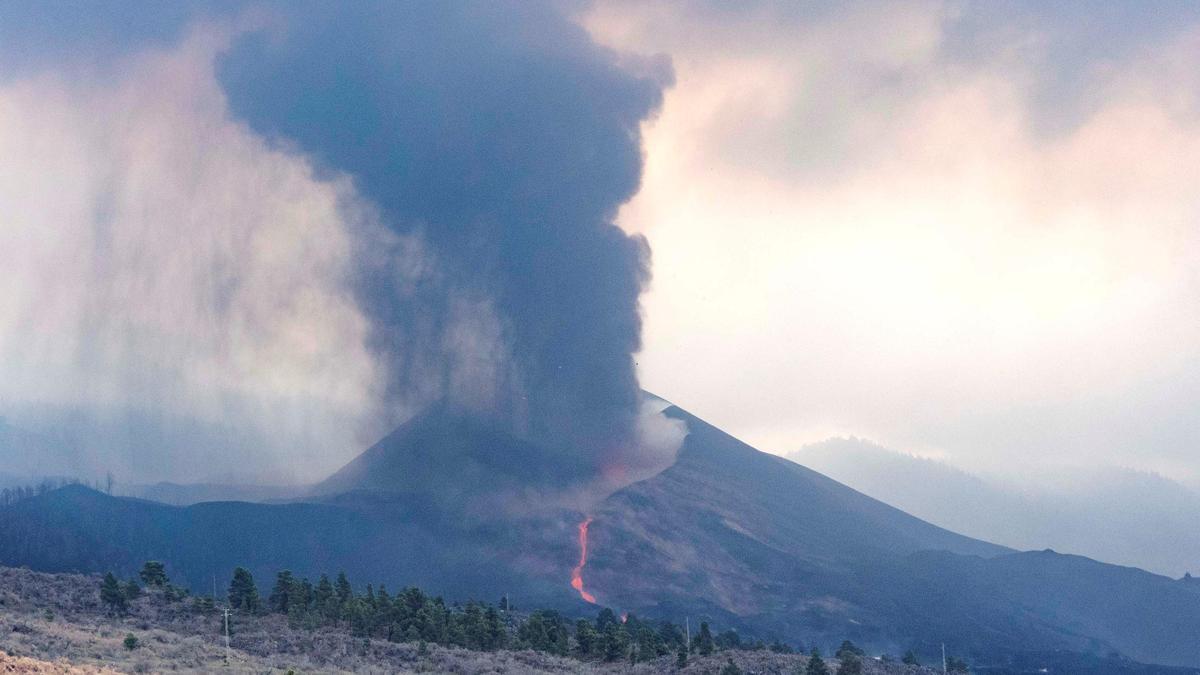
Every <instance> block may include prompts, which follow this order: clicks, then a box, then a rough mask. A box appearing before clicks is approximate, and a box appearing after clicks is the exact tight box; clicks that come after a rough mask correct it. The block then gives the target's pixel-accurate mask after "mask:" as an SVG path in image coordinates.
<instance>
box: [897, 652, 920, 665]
mask: <svg viewBox="0 0 1200 675" xmlns="http://www.w3.org/2000/svg"><path fill="white" fill-rule="evenodd" d="M901 662H902V663H904V665H906V666H919V665H921V662H920V661H918V660H917V655H916V654H914V653H913V650H911V649H910V650H908V651H906V652H904V658H903V659H901Z"/></svg>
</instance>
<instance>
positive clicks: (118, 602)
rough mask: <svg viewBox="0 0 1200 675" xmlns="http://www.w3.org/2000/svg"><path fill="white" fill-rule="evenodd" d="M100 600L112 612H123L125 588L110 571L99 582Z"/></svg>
mask: <svg viewBox="0 0 1200 675" xmlns="http://www.w3.org/2000/svg"><path fill="white" fill-rule="evenodd" d="M100 602H102V603H104V606H105V607H108V611H109V612H111V613H113V614H124V613H125V604H126V599H125V589H123V588H121V582H119V581H117V578H116V577H115V576H113V573H112V572H108V573H107V574H105V575H104V581H102V582H100Z"/></svg>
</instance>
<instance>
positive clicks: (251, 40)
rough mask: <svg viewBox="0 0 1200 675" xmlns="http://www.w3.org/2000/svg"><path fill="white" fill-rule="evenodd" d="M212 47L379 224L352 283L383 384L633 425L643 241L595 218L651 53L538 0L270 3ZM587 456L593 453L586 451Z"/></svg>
mask: <svg viewBox="0 0 1200 675" xmlns="http://www.w3.org/2000/svg"><path fill="white" fill-rule="evenodd" d="M280 9H281V12H282V13H281V14H280V15H279V17H278V18H279V19H280V23H278V24H276V29H275V30H273V31H267V32H259V33H256V34H255V35H252V36H250V37H248V38H246V39H243V40H241V41H239V42H238V43H237V44H236V45H235V46H234V47H233V49H231V50H230V51H229V52H228V53H227V54H226V55H225V56H224V58H223V59H222V61H221V64H220V74H221V81H222V83H223V84H224V87H225V91H226V92H227V94H228V97H229V101H230V105H231V108H232V110H233V111H234V112H235V114H237V115H239V116H240V117H242V118H243V119H245V120H246V121H247V122H248V123H249V124H250V126H251V127H252V128H253V129H255V130H257V131H259V132H260V133H262V134H264V135H266V136H267V137H269V138H274V139H278V140H280V141H281V142H283V143H287V144H296V145H298V147H299V148H300V149H301V150H303V151H304V152H305V153H307V154H308V155H309V156H311V157H313V158H315V160H316V161H317V163H318V164H319V165H320V166H322V167H325V168H327V169H329V170H332V171H336V172H344V173H346V174H348V175H349V176H351V177H352V178H353V181H354V184H355V186H356V187H357V188H358V189H359V190H360V191H361V192H362V193H363V194H364V195H365V196H366V197H368V198H369V199H370V200H372V202H373V203H375V204H377V205H378V207H379V208H380V210H381V212H382V216H383V220H384V222H385V223H386V224H387V226H388V227H389V228H390V229H391V230H392V231H393V232H396V233H399V234H403V235H413V234H415V235H417V236H419V238H420V240H421V241H423V242H424V243H425V245H426V246H427V248H428V251H427V253H428V255H430V256H431V257H432V262H431V265H430V266H429V268H428V269H427V270H425V271H423V272H421V273H419V274H418V275H417V277H416V278H414V277H413V276H412V275H411V274H397V270H398V269H407V265H406V264H405V263H404V262H403V261H404V260H406V259H407V252H406V250H405V248H404V247H403V246H401V247H399V249H398V252H397V253H392V252H390V251H389V250H388V249H387V246H386V245H383V246H381V245H380V244H379V243H378V242H376V241H374V240H372V244H371V247H372V250H371V251H367V252H365V254H364V256H363V258H362V261H361V266H360V268H359V271H360V274H359V276H358V278H357V279H356V282H357V283H356V292H357V297H358V298H359V302H360V306H361V307H362V308H363V310H364V311H365V313H366V315H367V316H368V317H369V319H370V320H371V322H372V335H371V345H372V348H373V349H374V350H375V351H376V352H377V353H378V354H380V355H382V356H383V358H384V361H385V363H386V366H387V367H388V368H389V370H390V371H391V378H390V382H391V383H392V386H391V389H390V392H389V393H390V394H391V395H392V396H393V397H395V398H397V399H399V401H400V402H402V403H403V404H405V407H411V406H412V405H413V404H414V403H415V404H418V405H419V404H420V403H421V402H423V401H428V400H430V399H433V398H446V399H449V400H450V401H452V402H454V403H456V404H460V405H465V406H469V407H471V408H474V409H476V410H478V411H480V412H484V413H487V414H491V415H493V416H494V417H495V418H496V419H497V420H500V421H502V422H504V423H506V424H508V425H510V426H511V427H512V429H513V430H514V431H515V432H517V433H519V434H522V435H526V436H529V437H532V438H535V439H538V440H541V441H543V442H551V443H555V444H559V445H563V446H569V447H573V448H581V449H584V450H587V451H592V452H597V451H598V452H599V453H600V456H604V455H607V454H608V453H612V452H621V451H622V450H624V449H625V448H628V447H629V446H630V445H631V444H632V443H634V440H635V439H634V430H635V426H636V424H635V417H636V415H637V414H638V407H639V398H640V397H639V390H638V386H637V378H636V373H635V370H634V363H633V354H634V352H636V351H637V350H638V348H639V346H640V333H641V319H640V316H639V309H638V297H639V295H640V293H641V291H642V289H643V287H644V285H645V284H646V281H647V279H648V274H649V273H648V263H649V250H648V248H647V245H646V242H645V240H644V239H642V238H641V237H639V236H629V235H627V234H625V233H624V232H623V231H622V230H621V229H619V228H618V227H616V226H615V225H614V224H613V219H614V217H615V215H616V210H617V208H618V207H619V206H620V205H621V204H622V203H623V202H624V201H625V200H626V199H628V198H629V197H630V196H631V195H632V194H633V193H634V191H636V189H637V187H638V182H639V179H640V172H641V164H642V157H641V143H640V133H639V126H640V124H641V122H642V121H643V120H644V119H645V118H646V117H647V116H648V115H649V114H651V113H652V112H653V111H654V110H655V109H656V107H657V106H658V105H659V103H660V100H661V88H662V86H663V84H664V82H665V81H666V79H667V78H668V77H669V68H666V67H663V66H662V64H659V66H658V67H657V69H654V70H648V69H643V72H642V74H632V73H631V72H630V70H629V69H628V68H624V67H621V65H619V64H618V63H617V60H616V58H615V55H614V54H613V53H611V52H609V51H607V50H604V49H601V48H599V47H597V46H596V45H594V44H593V43H592V42H591V40H590V39H589V37H588V35H587V34H586V33H585V32H584V31H583V30H582V29H581V28H580V27H578V26H577V25H575V24H574V23H572V22H571V21H569V20H568V19H567V18H566V17H564V16H562V15H561V14H560V13H559V12H558V11H556V10H555V9H554V8H552V7H550V6H547V5H542V4H540V3H527V2H517V3H495V2H468V3H379V4H375V3H350V4H344V5H335V4H331V3H324V2H316V3H311V4H297V3H285V4H283V5H281V6H280ZM601 461H603V460H601Z"/></svg>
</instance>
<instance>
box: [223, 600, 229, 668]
mask: <svg viewBox="0 0 1200 675" xmlns="http://www.w3.org/2000/svg"><path fill="white" fill-rule="evenodd" d="M229 612H230V609H229V608H228V607H222V608H221V613H222V614H224V615H225V663H229Z"/></svg>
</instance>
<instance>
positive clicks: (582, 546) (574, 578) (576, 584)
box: [571, 516, 596, 605]
mask: <svg viewBox="0 0 1200 675" xmlns="http://www.w3.org/2000/svg"><path fill="white" fill-rule="evenodd" d="M591 524H592V517H591V516H588V517H587V518H584V519H583V521H582V522H580V523H579V564H578V565H576V566H575V569H573V570H571V588H574V589H575V590H577V591H579V597H581V598H583V599H584V600H585V601H587V602H590V603H591V604H593V605H594V604H596V596H594V595H592V594H591V593H588V592H587V591H585V590H583V566H584V565H586V564H587V546H588V525H591Z"/></svg>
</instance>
